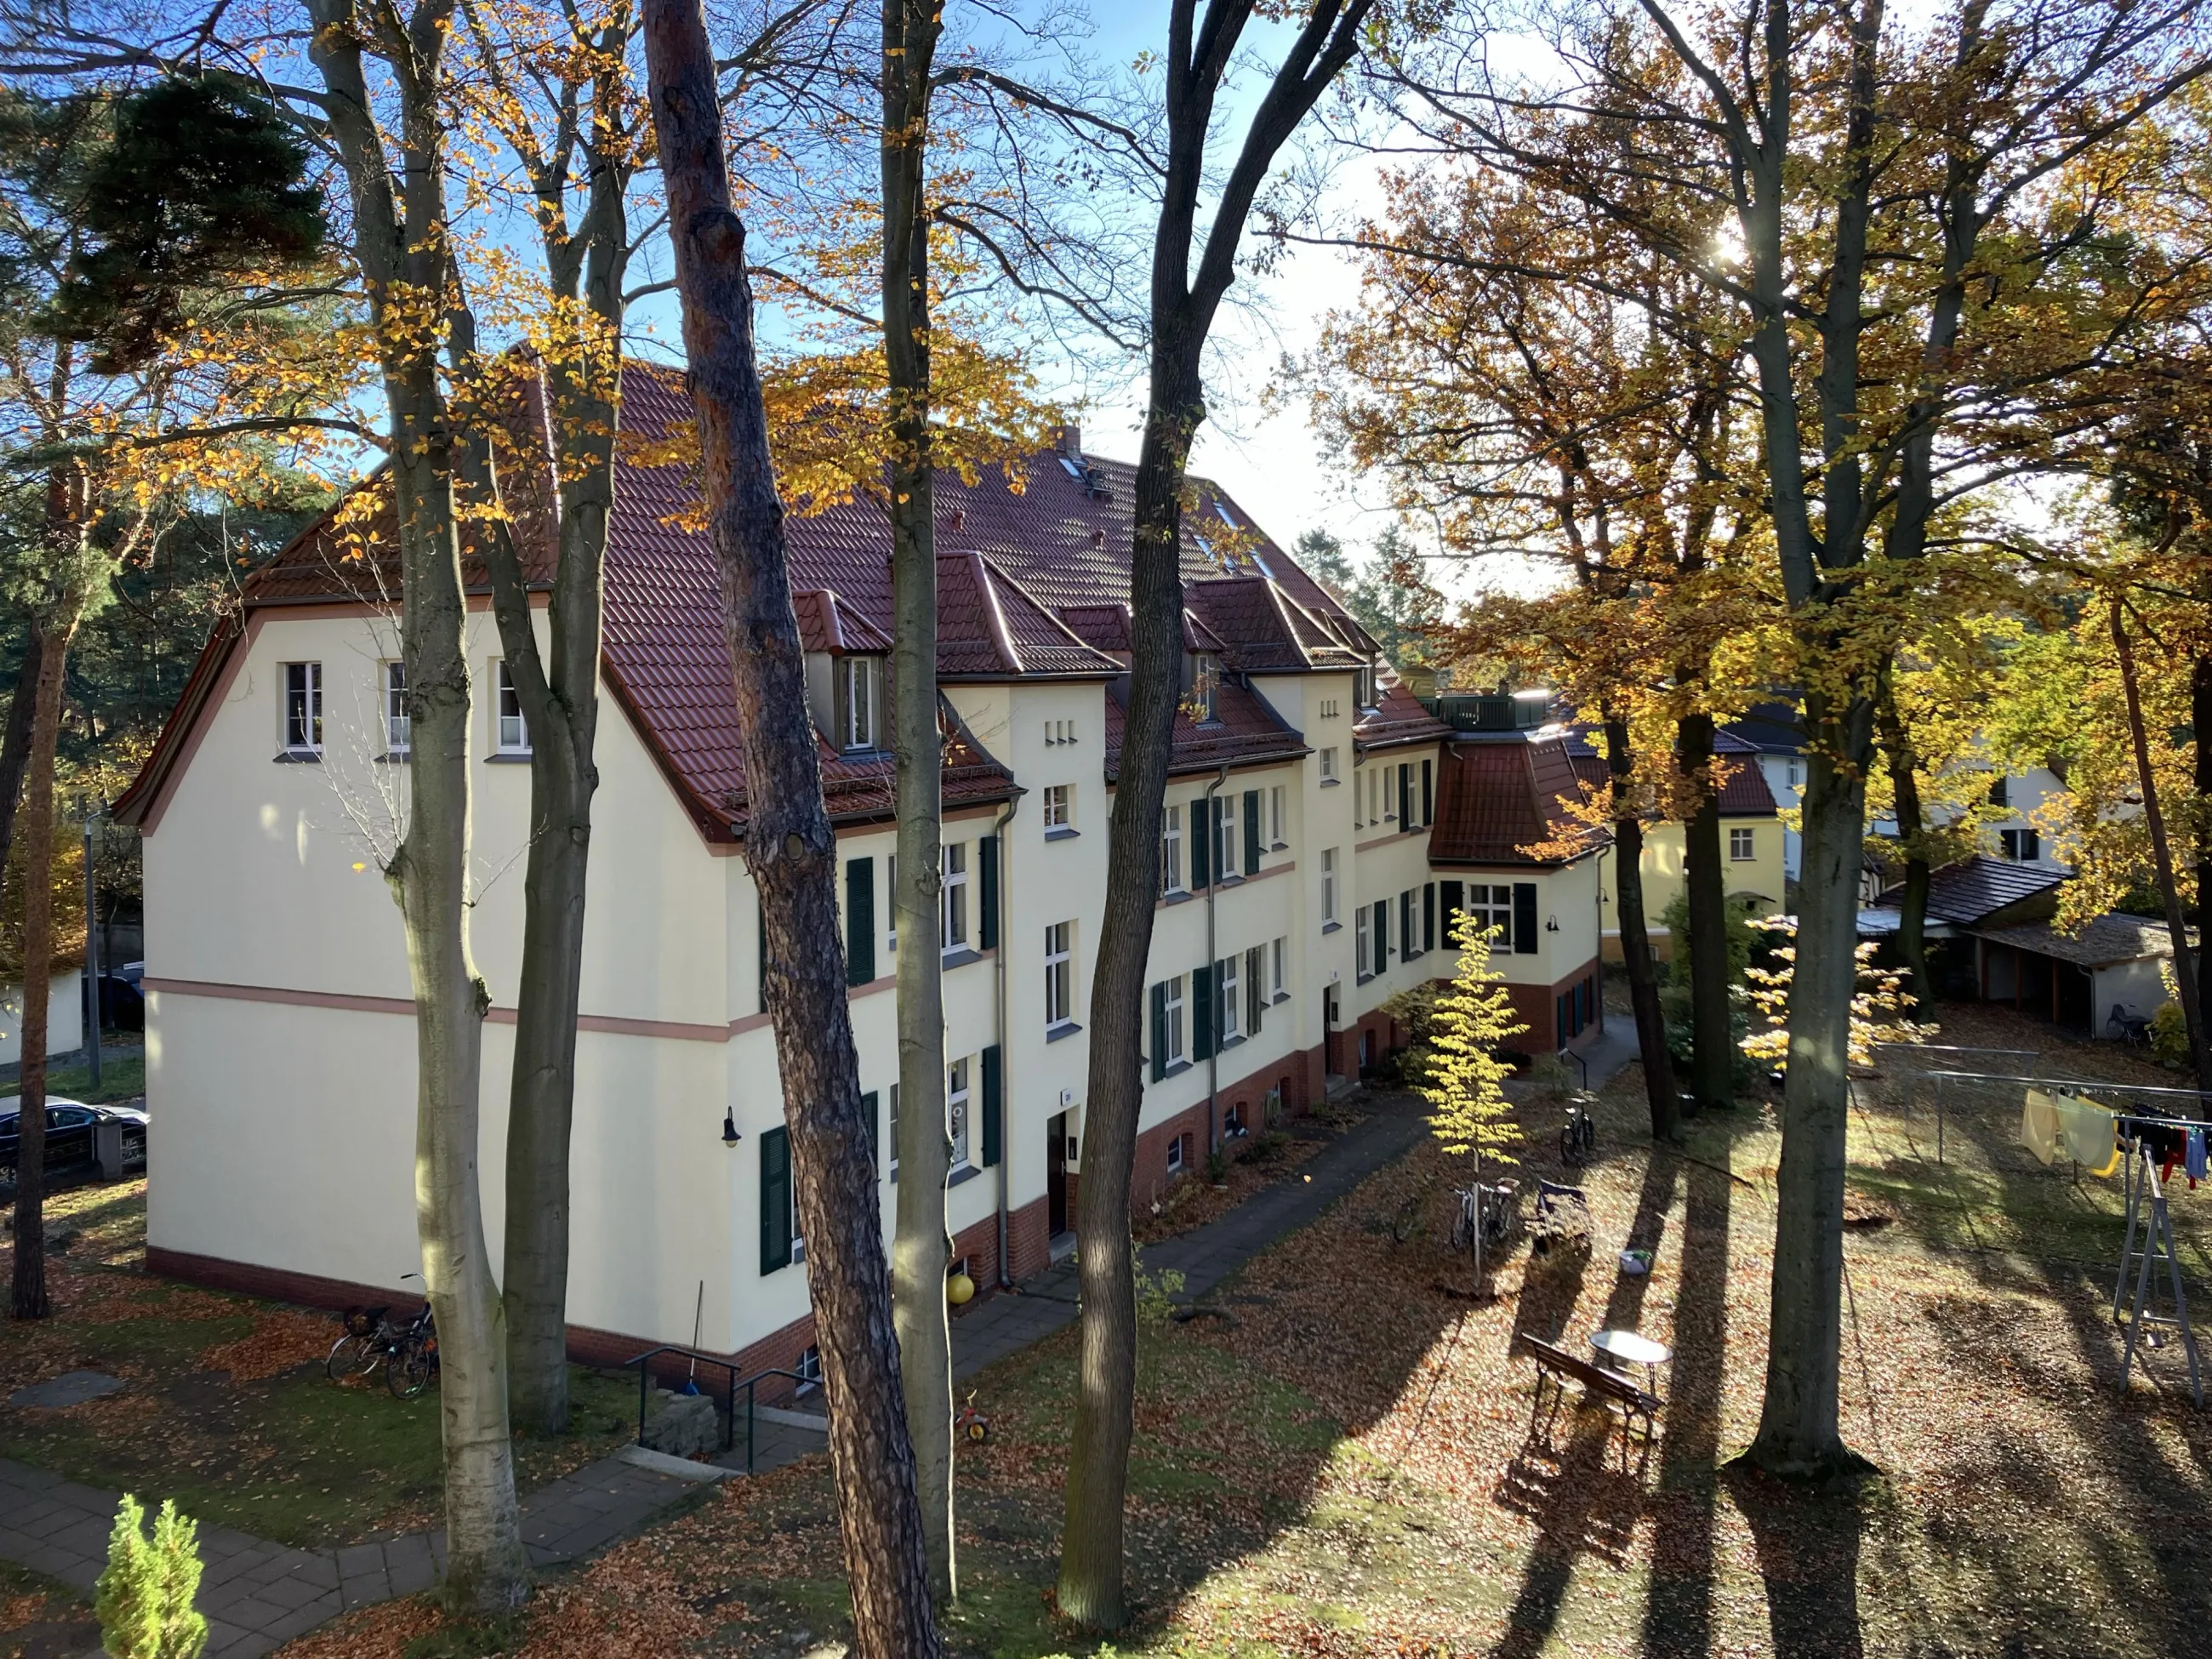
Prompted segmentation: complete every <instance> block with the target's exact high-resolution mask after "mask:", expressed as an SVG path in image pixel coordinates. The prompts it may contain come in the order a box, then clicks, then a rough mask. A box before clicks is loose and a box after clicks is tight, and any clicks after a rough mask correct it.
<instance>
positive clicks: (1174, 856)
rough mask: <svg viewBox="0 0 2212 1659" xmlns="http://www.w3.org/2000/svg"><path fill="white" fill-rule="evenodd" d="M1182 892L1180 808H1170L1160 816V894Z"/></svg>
mask: <svg viewBox="0 0 2212 1659" xmlns="http://www.w3.org/2000/svg"><path fill="white" fill-rule="evenodd" d="M1181 891H1182V807H1180V806H1170V807H1168V808H1167V809H1165V810H1164V811H1162V812H1161V814H1160V892H1161V893H1162V894H1163V895H1166V894H1169V893H1180V892H1181Z"/></svg>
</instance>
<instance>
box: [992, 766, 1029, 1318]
mask: <svg viewBox="0 0 2212 1659" xmlns="http://www.w3.org/2000/svg"><path fill="white" fill-rule="evenodd" d="M1021 804H1022V798H1021V797H1020V796H1019V795H1018V794H1017V795H1015V796H1014V797H1013V798H1012V799H1010V800H1009V801H1007V803H1006V811H1004V812H1002V813H1000V815H999V822H998V823H996V824H995V825H994V826H993V829H992V831H991V833H992V834H993V835H994V836H997V837H998V838H999V894H998V897H999V972H998V985H997V995H998V1004H999V1011H998V1012H999V1288H1000V1290H1002V1291H1003V1290H1008V1289H1011V1288H1012V1285H1013V1282H1014V1279H1013V1275H1012V1273H1008V1272H1007V1271H1006V1180H1007V1175H1006V1172H1007V1170H1010V1169H1011V1168H1012V1165H1013V1158H1012V1146H1013V1136H1012V1133H1009V1131H1010V1130H1011V1129H1012V1127H1013V1117H1014V1113H1013V1099H1014V1091H1013V1088H1012V1085H1011V1084H1010V1082H1009V1081H1008V1079H1007V1066H1006V1061H1007V1060H1008V1058H1009V1057H1010V1054H1011V1051H1012V1044H1011V1043H1009V1042H1007V1041H1006V953H1007V951H1010V950H1012V948H1013V941H1012V939H1010V938H1009V937H1008V934H1009V933H1011V932H1012V929H1011V928H1009V927H1007V926H1006V913H1007V912H1008V911H1009V910H1011V909H1012V905H1010V904H1009V903H1008V902H1007V900H1008V898H1009V897H1010V896H1012V892H1013V890H1014V881H1013V876H1014V848H1013V843H1012V842H1010V841H1008V840H1007V839H1006V826H1007V825H1008V824H1010V823H1012V822H1013V821H1014V813H1015V811H1016V810H1017V809H1018V808H1019V807H1020V805H1021Z"/></svg>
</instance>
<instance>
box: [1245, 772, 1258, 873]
mask: <svg viewBox="0 0 2212 1659" xmlns="http://www.w3.org/2000/svg"><path fill="white" fill-rule="evenodd" d="M1260 858H1261V847H1260V792H1259V791H1258V790H1256V789H1247V790H1246V791H1245V792H1244V873H1245V874H1246V875H1248V876H1255V875H1257V874H1259V873H1260Z"/></svg>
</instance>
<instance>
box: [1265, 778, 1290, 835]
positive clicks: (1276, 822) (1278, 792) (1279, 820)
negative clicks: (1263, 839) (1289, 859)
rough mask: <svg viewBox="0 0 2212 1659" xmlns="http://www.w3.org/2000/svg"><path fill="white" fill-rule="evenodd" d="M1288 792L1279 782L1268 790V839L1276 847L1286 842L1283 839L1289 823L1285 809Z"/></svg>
mask: <svg viewBox="0 0 2212 1659" xmlns="http://www.w3.org/2000/svg"><path fill="white" fill-rule="evenodd" d="M1285 793H1287V792H1286V791H1285V789H1284V787H1283V786H1282V785H1281V784H1276V785H1275V786H1274V787H1273V788H1271V789H1269V790H1268V791H1267V840H1268V842H1269V843H1270V844H1271V845H1273V846H1276V847H1281V846H1284V845H1285V844H1286V843H1285V841H1284V839H1283V830H1284V829H1285V825H1286V823H1287V819H1286V817H1285V813H1284V811H1283V805H1284V796H1285Z"/></svg>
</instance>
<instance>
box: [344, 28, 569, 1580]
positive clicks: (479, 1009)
mask: <svg viewBox="0 0 2212 1659" xmlns="http://www.w3.org/2000/svg"><path fill="white" fill-rule="evenodd" d="M308 14H309V18H310V21H312V22H313V26H314V35H313V40H312V42H311V44H310V46H309V54H310V57H311V58H312V60H313V63H314V65H315V68H316V70H318V72H319V74H320V75H321V76H322V78H323V82H324V84H325V87H326V88H327V89H328V94H329V96H328V98H327V99H326V100H325V107H326V108H327V110H328V111H329V112H330V124H331V125H330V132H331V140H332V143H333V147H334V149H336V151H337V155H338V158H339V160H340V161H341V163H342V165H343V167H344V169H345V173H346V179H347V184H348V185H349V193H350V197H351V201H352V207H353V218H354V226H355V237H354V241H355V250H356V258H358V259H359V260H360V263H361V266H362V276H363V277H364V279H365V286H366V288H367V289H368V296H369V302H370V314H371V319H372V322H373V324H374V329H375V332H376V339H377V348H378V353H379V356H380V364H381V368H382V370H383V376H384V389H385V401H386V404H387V406H388V408H389V410H390V412H391V422H392V468H391V474H390V477H391V480H392V485H391V487H392V504H393V508H394V513H395V515H396V517H397V520H398V547H399V561H400V604H401V613H400V657H401V660H402V663H403V667H404V673H405V676H406V684H407V696H408V706H409V728H410V742H409V752H408V781H409V795H410V800H409V808H408V824H407V833H406V835H405V836H404V838H403V839H402V841H401V842H400V844H399V847H398V850H397V851H396V852H395V853H394V854H393V855H392V864H391V866H390V867H389V868H388V869H387V870H386V872H385V876H386V882H387V884H389V885H390V887H391V889H392V896H393V898H394V900H395V901H396V902H397V903H398V907H399V911H400V915H401V918H402V923H403V927H404V932H405V934H406V939H407V967H408V977H409V981H410V984H411V985H412V987H413V989H414V994H415V1045H416V1117H415V1220H416V1235H417V1237H419V1239H420V1241H421V1244H422V1277H423V1279H424V1281H425V1284H426V1286H427V1289H428V1295H429V1300H430V1306H431V1310H432V1312H433V1313H434V1315H435V1317H436V1320H437V1326H438V1355H439V1369H440V1378H439V1418H440V1428H441V1435H442V1437H443V1442H444V1448H445V1486H446V1490H445V1499H446V1502H445V1508H446V1537H447V1566H446V1578H445V1584H444V1592H445V1595H446V1599H447V1603H448V1605H450V1606H452V1607H454V1608H456V1609H457V1610H460V1611H465V1612H472V1613H496V1612H501V1611H505V1610H507V1609H509V1608H512V1607H519V1606H520V1605H521V1603H522V1602H523V1601H525V1600H526V1599H527V1597H528V1595H529V1593H530V1574H529V1563H528V1561H527V1559H526V1557H525V1556H524V1553H523V1547H522V1528H521V1522H520V1515H519V1513H518V1511H517V1509H516V1505H515V1496H514V1458H513V1441H512V1438H511V1437H510V1435H509V1432H508V1425H507V1329H506V1321H505V1318H504V1316H503V1312H502V1310H501V1304H500V1297H499V1287H498V1285H496V1284H495V1283H494V1282H493V1279H492V1276H491V1264H490V1259H489V1249H488V1247H487V1245H486V1242H485V1238H484V1228H483V1202H482V1196H481V1193H480V1191H479V1188H478V1180H477V1161H478V1158H479V1154H480V1148H479V1145H478V1139H479V1137H478V1097H477V1091H478V1087H479V1073H480V1060H481V1058H482V1049H483V1017H484V1013H485V1011H486V1009H487V1008H488V1006H489V995H488V994H487V992H486V990H485V987H484V983H483V980H482V979H481V978H480V977H479V976H478V975H477V971H476V965H475V963H473V962H472V961H471V957H470V954H469V936H468V912H469V905H470V892H469V880H468V873H469V872H468V860H469V829H470V825H469V811H470V798H469V711H470V708H471V696H470V684H469V669H468V659H467V654H466V635H465V629H466V626H467V622H468V607H467V603H466V600H465V598H464V595H463V591H462V586H461V561H460V538H459V525H458V519H457V514H456V512H455V502H454V489H455V473H456V467H457V465H458V464H459V463H460V462H461V461H462V459H464V458H463V457H462V456H461V455H459V454H457V453H456V451H455V448H454V446H455V442H456V439H455V436H454V433H453V411H452V410H451V409H450V408H449V407H448V406H447V400H446V397H445V394H444V388H443V385H442V382H441V374H440V372H439V364H438V361H437V356H436V353H437V349H438V348H437V343H436V335H437V331H435V330H434V329H427V328H425V327H423V326H422V319H423V318H424V317H425V316H428V317H430V318H436V319H453V318H454V317H456V316H458V315H460V314H462V313H464V308H465V295H462V294H461V293H460V292H459V289H458V288H457V287H456V286H455V282H454V276H453V268H452V256H451V252H450V248H449V246H448V244H447V237H448V236H449V235H450V234H451V226H450V224H449V222H448V220H447V208H446V193H445V192H446V168H447V158H446V155H445V151H444V148H443V143H444V140H443V135H444V132H445V131H446V128H447V120H448V118H449V116H450V112H449V111H448V110H447V109H446V108H445V107H444V106H443V100H442V98H441V74H442V72H443V71H442V69H441V54H442V52H443V48H444V43H445V40H446V36H447V30H448V28H449V27H450V25H451V22H452V12H451V9H450V8H449V7H448V6H447V3H446V0H422V4H421V5H420V6H419V7H418V8H417V9H416V12H415V13H414V14H413V15H412V16H411V18H410V19H409V20H408V21H405V22H403V21H401V20H400V18H399V17H398V15H397V12H396V9H380V10H379V11H377V12H376V13H375V14H374V16H363V15H361V14H359V13H358V12H357V11H356V8H355V6H354V4H353V0H308ZM372 49H373V50H374V51H376V52H379V53H380V55H381V58H382V61H383V62H384V64H386V67H387V68H388V69H389V70H391V82H392V99H391V100H390V104H391V107H392V110H393V112H394V114H395V115H396V118H397V135H396V138H395V137H394V135H393V134H391V133H387V132H386V131H385V130H384V129H383V128H382V127H381V126H380V125H379V123H378V120H377V118H376V112H377V111H378V110H379V108H380V107H382V106H383V100H380V99H379V98H378V96H376V95H375V94H372V92H371V90H370V88H369V86H368V71H367V69H366V65H365V61H364V56H365V53H366V52H368V51H369V50H372ZM395 143H396V146H397V149H398V165H397V166H396V167H395V166H394V165H393V163H392V159H391V158H392V153H393V148H394V145H395Z"/></svg>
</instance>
